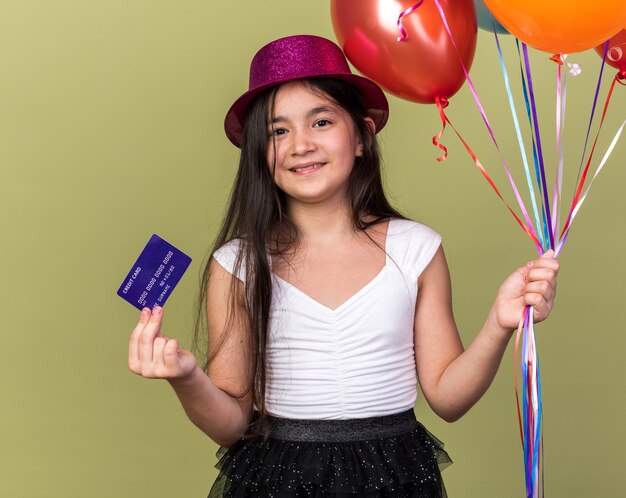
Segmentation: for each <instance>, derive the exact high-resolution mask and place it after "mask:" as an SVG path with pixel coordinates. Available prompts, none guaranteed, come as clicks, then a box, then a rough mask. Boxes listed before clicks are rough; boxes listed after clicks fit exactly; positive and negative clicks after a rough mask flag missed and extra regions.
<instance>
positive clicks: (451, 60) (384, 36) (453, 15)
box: [331, 0, 477, 104]
mask: <svg viewBox="0 0 626 498" xmlns="http://www.w3.org/2000/svg"><path fill="white" fill-rule="evenodd" d="M416 3H417V2H416V1H415V0H368V1H366V2H364V1H363V0H331V18H332V22H333V28H334V30H335V35H336V36H337V39H338V41H339V44H340V45H341V47H342V48H343V50H344V52H345V54H346V56H347V57H348V59H349V60H350V62H352V64H354V66H355V67H356V68H357V69H358V70H359V71H360V72H361V73H363V74H364V75H365V76H367V77H368V78H370V79H372V80H374V81H376V82H377V83H378V84H379V85H381V86H382V87H383V88H384V89H385V90H387V91H389V92H390V93H392V94H394V95H396V96H398V97H401V98H403V99H407V100H410V101H413V102H419V103H423V104H428V103H434V102H435V101H436V100H437V98H440V99H447V98H449V97H451V96H452V95H454V94H455V93H456V92H457V91H458V90H459V88H461V86H462V85H463V83H464V82H465V74H464V72H463V68H462V66H461V63H460V59H459V54H460V57H461V59H462V60H463V64H464V65H465V67H466V68H467V69H468V71H469V68H470V67H471V64H472V60H473V58H474V52H475V51H476V37H477V27H476V11H475V9H474V3H473V0H439V4H440V5H441V7H442V9H443V11H444V13H445V16H446V19H447V23H448V25H449V27H450V31H451V33H452V36H453V37H454V41H455V43H456V46H457V47H458V53H457V50H456V49H455V48H454V45H453V43H452V41H451V39H450V36H449V35H448V32H447V31H446V27H445V25H444V23H443V21H442V18H441V16H440V14H439V11H438V10H437V7H436V5H435V2H432V1H426V2H424V3H422V4H421V5H420V6H419V7H417V8H416V9H415V10H414V11H412V12H411V13H410V14H407V15H406V16H404V17H403V19H402V25H403V27H404V29H405V30H406V33H407V38H406V39H405V41H398V37H399V36H401V32H400V31H399V29H398V26H397V21H398V17H399V16H400V14H401V13H402V12H404V11H405V10H406V9H408V8H410V7H413V6H415V5H416Z"/></svg>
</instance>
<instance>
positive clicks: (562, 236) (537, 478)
mask: <svg viewBox="0 0 626 498" xmlns="http://www.w3.org/2000/svg"><path fill="white" fill-rule="evenodd" d="M422 3H423V0H422V1H421V2H419V3H418V4H416V5H414V6H413V7H411V8H409V9H406V10H405V11H404V12H402V14H400V17H399V18H398V29H399V30H400V32H401V33H402V36H401V37H398V41H404V40H405V39H406V31H405V30H404V28H403V27H402V23H401V20H402V18H403V17H404V16H406V15H408V14H410V13H411V12H413V11H414V10H415V9H417V8H418V7H419V6H420V5H422ZM434 3H435V6H436V8H437V9H438V11H439V14H440V16H441V20H442V22H443V24H444V26H445V28H446V30H447V32H448V35H449V37H450V40H451V41H452V44H453V46H454V48H455V50H456V51H457V54H458V56H459V61H460V63H461V67H462V68H463V71H464V73H465V77H466V80H467V83H468V86H469V88H470V91H471V93H472V95H473V97H474V100H475V102H476V104H477V106H478V109H479V112H480V114H481V117H482V118H483V121H484V123H485V125H486V127H487V130H488V132H489V134H490V136H491V138H492V141H493V143H494V145H495V147H496V149H497V151H498V153H499V155H500V159H501V162H502V165H503V168H504V170H505V172H506V174H507V176H508V178H509V182H510V184H511V187H512V188H513V192H514V194H515V197H516V199H517V202H518V205H519V207H520V209H521V210H522V213H523V216H524V219H525V222H524V221H523V220H522V219H521V218H520V217H519V216H518V215H517V214H516V213H515V211H514V210H513V209H512V208H511V206H509V204H508V203H507V202H506V201H505V200H504V198H503V197H502V195H501V194H500V191H499V189H498V188H497V186H496V185H495V183H494V181H493V180H492V179H491V177H490V176H489V174H488V173H487V171H486V169H485V168H484V166H483V165H482V163H481V162H480V160H479V159H478V157H477V156H476V154H475V153H474V152H473V150H472V149H471V147H470V146H469V144H468V143H467V141H466V140H465V139H464V138H463V137H462V136H461V135H460V134H459V132H458V131H457V130H456V128H455V127H454V125H452V123H451V122H450V120H449V119H448V117H447V116H446V113H445V110H444V109H445V108H446V107H447V105H448V101H447V100H446V99H445V98H437V99H436V102H435V103H436V105H437V109H438V111H439V116H440V119H441V122H442V129H441V131H440V132H439V133H438V134H437V135H435V136H434V137H433V144H434V145H435V146H437V147H438V148H440V149H441V150H442V151H443V152H444V155H443V156H441V157H439V158H437V161H439V162H441V161H443V160H445V159H446V157H447V155H448V153H447V149H446V147H445V146H443V145H442V144H441V143H440V142H439V139H440V138H441V136H442V135H443V133H444V130H445V128H446V125H447V124H449V125H450V127H451V128H452V129H453V130H454V132H455V134H456V135H457V136H458V138H459V140H460V141H461V143H462V144H463V146H464V147H465V149H466V150H467V152H468V154H469V155H470V157H471V158H472V160H473V162H474V164H475V165H476V167H477V168H478V169H479V171H480V172H481V173H482V175H483V176H484V178H485V179H486V180H487V182H488V183H489V184H490V186H491V188H492V189H493V190H494V192H495V193H496V194H497V195H498V197H499V198H500V200H501V201H502V202H504V204H505V205H506V207H507V208H508V210H509V211H510V212H511V214H512V215H513V217H514V218H515V220H516V221H517V223H518V224H519V225H520V226H521V227H522V229H523V230H524V231H525V232H526V233H527V234H528V235H529V236H530V237H531V239H532V240H533V242H534V243H535V245H536V247H537V250H538V252H539V253H540V254H541V253H543V252H544V251H545V250H547V249H549V248H552V249H554V250H555V257H557V256H558V255H559V254H560V252H561V250H562V248H563V245H564V243H565V241H566V240H567V236H568V234H569V231H570V229H571V225H572V222H573V220H574V218H575V217H576V214H577V213H578V211H579V210H580V208H581V206H582V204H583V202H584V201H585V199H586V197H587V195H588V193H589V190H590V188H591V185H592V184H593V182H594V180H595V179H596V177H597V176H598V174H599V173H600V171H601V170H602V168H603V167H604V165H605V164H606V162H607V160H608V159H609V157H610V155H611V153H612V152H613V150H614V148H615V146H616V144H617V141H618V140H619V138H620V136H621V133H622V132H623V130H624V127H626V120H625V121H624V122H623V123H622V125H621V126H620V127H619V129H618V131H617V133H616V134H615V136H614V138H613V140H612V142H611V144H610V145H609V147H608V149H607V151H606V152H605V154H604V156H603V158H602V161H601V162H600V164H599V165H598V167H597V169H596V172H595V174H594V175H593V177H592V178H591V180H590V181H589V184H588V185H587V188H586V189H584V191H583V188H584V184H585V181H586V179H587V176H588V173H589V168H590V165H591V162H592V158H593V154H594V152H595V148H596V144H597V141H598V136H599V134H600V131H601V129H602V125H603V123H604V119H605V116H606V112H607V108H608V105H609V102H610V99H611V96H612V94H613V90H614V88H615V85H616V84H617V83H619V84H620V85H625V86H626V70H621V71H619V72H618V73H617V75H616V76H615V78H614V80H613V82H612V84H611V86H610V89H609V91H608V94H607V97H606V101H605V104H604V108H603V112H602V117H601V120H600V124H599V128H598V131H597V134H596V137H595V139H594V142H593V146H592V148H591V151H590V154H589V157H588V159H587V161H586V164H585V167H584V169H583V168H582V165H583V162H584V158H585V154H586V148H587V144H588V139H589V134H590V130H591V124H592V121H593V118H594V112H595V108H596V103H597V98H598V94H599V89H600V83H601V80H602V71H603V68H604V60H605V59H606V51H607V48H606V46H605V51H604V57H603V61H602V66H601V69H600V75H599V79H598V85H597V87H596V93H595V97H594V101H593V106H592V110H591V117H590V121H589V126H588V128H587V137H586V139H585V145H584V148H583V156H582V158H581V164H580V167H579V171H578V178H577V180H576V185H577V186H576V189H575V193H574V196H573V200H572V205H571V208H570V210H569V213H568V215H567V220H566V222H565V224H564V225H563V228H562V230H561V231H560V232H559V230H558V227H559V226H560V224H561V220H560V218H561V199H562V185H563V164H564V141H565V140H564V138H565V137H564V132H565V116H566V107H567V106H566V104H567V74H569V75H570V76H576V75H578V74H580V73H581V71H582V69H581V67H580V65H579V64H576V63H567V62H566V58H567V55H560V54H559V55H555V56H553V57H551V59H552V60H553V61H555V62H557V64H558V69H557V99H556V144H555V145H556V147H555V149H556V151H555V152H556V170H555V178H554V185H553V192H552V198H553V202H552V207H550V192H549V190H548V186H547V179H546V170H545V163H544V155H543V148H542V144H541V134H540V132H539V120H538V113H537V106H536V102H535V93H534V87H533V79H532V72H531V68H530V59H529V56H528V47H527V46H526V45H525V44H522V53H523V57H522V53H520V48H519V41H518V40H516V45H517V50H518V57H519V62H520V75H521V80H522V88H523V93H524V101H525V104H526V113H527V117H528V122H529V124H530V130H531V142H532V152H533V161H534V165H535V179H536V182H537V187H538V191H539V194H540V197H541V199H540V201H541V202H540V206H541V221H540V219H539V217H540V216H539V209H538V206H537V203H536V196H535V190H534V187H533V181H532V179H531V175H530V168H529V166H528V161H527V158H526V153H525V147H524V142H523V139H522V135H521V131H520V126H519V120H518V118H517V112H516V110H515V105H514V102H513V97H512V93H511V88H510V83H509V78H508V73H507V71H506V66H505V64H504V59H503V57H502V51H501V47H500V43H499V40H498V36H497V33H495V30H494V35H495V38H496V44H497V47H498V55H499V58H500V65H501V69H502V74H503V78H504V82H505V87H506V91H507V95H508V98H509V106H510V108H511V113H512V116H513V121H514V125H515V130H516V135H517V138H518V143H519V148H520V153H521V155H522V160H523V163H524V170H525V172H526V181H527V184H528V188H529V193H530V197H531V201H532V206H533V214H534V218H535V223H536V231H535V230H533V225H532V223H531V222H530V217H529V216H528V212H527V210H526V208H525V205H524V202H523V201H522V199H521V197H520V195H519V191H518V189H517V186H516V185H515V182H514V180H513V177H512V175H511V174H510V171H509V168H508V166H507V164H506V161H505V160H504V157H503V155H502V152H501V150H500V147H499V145H498V143H497V141H496V138H495V134H494V131H493V128H492V127H491V124H490V123H489V120H488V119H487V116H486V114H485V112H484V109H483V106H482V104H481V102H480V99H479V98H478V94H477V92H476V89H475V87H474V85H473V83H472V80H471V78H470V76H469V74H468V71H467V68H466V67H465V65H464V64H463V60H462V58H461V56H460V53H459V50H458V48H457V45H456V43H455V40H454V37H453V35H452V32H451V30H450V27H449V25H448V23H447V20H446V16H445V13H444V11H443V9H442V8H441V5H440V3H439V1H438V0H434ZM565 64H567V67H568V71H567V73H565V72H563V69H564V65H565ZM533 311H534V310H533V308H532V307H526V308H525V310H524V313H523V317H522V319H521V321H520V325H519V328H518V331H517V336H516V339H515V357H516V358H517V357H518V353H520V355H521V370H522V371H521V378H522V389H521V394H520V390H519V387H518V372H517V363H515V395H516V403H517V410H518V422H519V428H520V437H521V440H522V447H523V452H524V474H525V482H526V496H527V497H528V498H539V497H540V496H543V495H544V469H543V433H542V421H543V403H542V397H541V374H540V369H539V359H538V355H537V347H536V340H535V331H534V316H533ZM520 342H521V351H520ZM520 399H521V403H520Z"/></svg>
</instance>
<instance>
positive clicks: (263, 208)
mask: <svg viewBox="0 0 626 498" xmlns="http://www.w3.org/2000/svg"><path fill="white" fill-rule="evenodd" d="M301 81H302V83H303V84H304V85H306V87H307V88H308V89H309V90H311V91H313V92H315V93H318V94H319V95H320V96H322V97H324V98H327V99H330V100H331V101H333V102H334V103H336V104H337V105H339V106H341V107H342V108H343V109H345V110H346V112H348V114H349V115H350V117H351V118H352V121H353V122H354V124H355V126H356V128H357V132H358V134H359V136H360V138H361V140H362V141H363V155H362V156H361V157H356V158H355V165H354V168H353V169H352V172H351V174H350V178H349V187H348V197H349V199H350V207H351V213H352V223H353V226H354V229H355V230H358V231H364V230H366V229H367V228H369V227H370V226H372V225H375V224H377V223H379V222H381V221H383V220H385V219H387V218H391V217H396V218H403V216H402V215H401V214H400V213H399V212H398V211H396V210H395V209H394V208H393V207H392V206H391V205H390V203H389V202H388V201H387V198H386V196H385V193H384V190H383V182H382V175H381V164H380V152H379V147H378V142H377V141H376V136H375V133H374V131H373V130H372V128H371V127H370V126H369V124H368V123H367V121H366V120H365V118H366V117H367V109H366V107H365V103H364V101H363V98H362V97H361V94H360V93H359V92H358V90H357V89H356V88H354V87H353V86H352V85H350V84H348V83H345V82H343V81H339V80H333V79H327V78H312V79H307V80H301ZM277 89H278V87H273V88H271V89H269V90H266V91H265V92H263V93H262V94H260V95H259V96H257V97H256V99H255V100H254V101H253V102H252V103H251V104H250V106H249V108H248V111H247V115H246V120H245V124H244V133H243V140H242V147H241V156H240V159H239V169H238V171H237V176H236V178H235V182H234V185H233V189H232V192H231V195H230V201H229V204H228V210H227V211H226V216H225V217H224V221H223V223H222V226H221V229H220V231H219V234H218V236H217V239H216V240H215V244H214V245H213V249H212V250H211V253H210V256H212V255H213V253H214V252H215V251H216V250H217V249H218V248H220V247H221V246H223V245H224V244H226V243H227V242H229V241H230V240H233V239H239V241H240V242H241V244H240V251H239V254H238V257H237V260H236V263H235V269H234V270H233V274H239V273H238V272H239V270H240V269H245V308H246V313H247V315H248V316H247V318H248V323H249V334H250V345H251V349H252V351H251V353H252V354H251V358H252V363H251V365H250V382H249V385H248V388H247V390H246V391H245V392H243V393H241V396H245V395H248V394H251V397H252V402H253V404H254V407H255V409H256V410H257V412H258V413H257V414H255V417H254V420H253V422H252V424H251V426H250V428H249V431H248V433H247V436H249V437H257V436H263V437H268V435H269V432H270V429H271V417H270V416H269V414H268V413H267V409H266V406H265V388H266V383H267V371H268V368H269V365H268V364H267V358H266V344H267V338H268V323H269V316H270V307H271V304H272V302H271V300H272V275H271V270H270V263H269V259H268V258H270V257H271V256H272V255H280V256H282V257H284V258H286V259H287V260H288V259H289V251H290V250H293V248H294V247H295V245H296V243H297V241H298V229H297V227H296V225H295V224H294V223H293V222H292V220H291V219H290V218H289V216H288V214H287V210H286V198H285V194H284V193H283V192H282V191H281V190H280V189H279V188H278V187H277V186H276V184H275V183H274V179H273V174H272V171H273V169H271V168H268V164H267V159H266V158H267V150H268V147H269V146H271V144H272V141H271V140H269V139H268V136H269V135H268V124H267V123H268V118H269V117H271V116H272V114H273V107H274V99H275V95H276V91H277ZM268 248H269V254H268ZM210 256H209V258H208V259H207V261H206V262H205V264H204V268H203V271H202V276H201V281H200V291H199V296H198V303H197V308H198V309H197V314H196V321H195V327H194V349H195V352H196V354H197V355H198V357H199V358H203V359H206V363H205V364H204V365H203V366H204V367H205V370H206V368H208V365H209V364H210V363H211V361H212V360H213V358H214V357H215V355H216V354H217V352H218V351H219V347H220V345H211V348H210V351H209V348H208V343H207V334H206V287H207V281H208V279H209V278H210V274H209V273H210V271H209V269H210V264H211V257H210ZM236 285H237V280H236V279H234V278H233V285H232V292H231V305H230V306H229V314H230V323H232V319H233V317H232V314H233V312H234V311H233V310H234V309H235V306H234V303H235V299H236Z"/></svg>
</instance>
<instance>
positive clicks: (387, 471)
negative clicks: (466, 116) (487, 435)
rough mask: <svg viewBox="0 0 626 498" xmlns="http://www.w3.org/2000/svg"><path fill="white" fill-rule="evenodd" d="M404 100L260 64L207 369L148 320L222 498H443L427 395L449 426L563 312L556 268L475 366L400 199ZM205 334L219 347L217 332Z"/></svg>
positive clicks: (309, 60)
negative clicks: (521, 331) (383, 168)
mask: <svg viewBox="0 0 626 498" xmlns="http://www.w3.org/2000/svg"><path fill="white" fill-rule="evenodd" d="M387 115H388V106H387V100H386V99H385V96H384V94H383V92H382V91H381V89H380V88H379V87H378V86H377V85H376V84H375V83H373V82H372V81H369V80H367V79H366V78H362V77H360V76H357V75H353V74H351V72H350V69H349V67H348V65H347V62H346V60H345V58H344V56H343V53H342V52H341V50H340V49H339V47H337V46H336V45H335V44H334V43H332V42H330V41H328V40H326V39H324V38H319V37H315V36H292V37H287V38H282V39H280V40H276V41H274V42H272V43H270V44H269V45H266V46H265V47H263V48H262V49H261V50H260V51H259V52H258V53H257V54H256V56H255V57H254V59H253V61H252V65H251V68H250V86H249V90H248V91H247V92H246V93H245V94H244V95H243V96H242V97H240V98H239V99H238V100H237V101H236V102H235V103H234V104H233V106H232V107H231V109H230V110H229V112H228V114H227V116H226V120H225V129H226V134H227V136H228V138H229V139H230V140H231V141H232V142H233V143H234V144H235V145H236V146H238V147H240V148H241V159H240V163H239V170H238V173H237V178H236V180H235V185H234V188H233V192H232V196H231V200H230V205H229V209H228V212H227V214H226V217H225V220H224V223H223V226H222V230H221V233H220V235H219V237H218V240H217V242H216V245H215V249H214V251H213V252H212V258H210V260H209V261H208V263H207V265H206V268H205V273H204V277H205V278H204V280H203V281H204V282H205V285H203V287H202V292H201V302H202V303H204V304H205V305H206V318H207V325H208V355H207V356H206V358H207V365H206V368H203V367H202V366H199V365H198V363H197V362H196V358H195V356H194V355H193V354H192V353H191V352H189V351H185V350H180V349H179V348H178V343H177V341H176V340H175V339H168V338H166V337H163V336H162V334H161V331H160V329H161V323H162V318H163V316H162V315H163V311H162V309H161V308H158V307H157V308H155V309H154V310H152V311H151V310H149V309H147V308H146V309H144V310H143V311H142V312H141V317H140V320H139V323H138V325H137V326H136V327H135V329H134V331H133V333H132V335H131V339H130V347H129V366H130V369H131V370H132V371H133V372H135V373H137V374H140V375H142V376H144V377H149V378H163V379H167V380H168V381H169V382H170V384H171V385H172V387H173V388H174V390H175V391H176V394H177V395H178V397H179V399H180V401H181V403H182V405H183V407H184V409H185V411H186V412H187V414H188V416H189V418H190V419H191V420H192V421H193V423H194V424H196V425H197V426H198V427H199V428H200V429H201V430H203V431H204V432H205V433H206V434H207V435H208V436H209V437H210V438H211V439H213V440H214V441H215V442H217V443H218V444H220V445H222V447H223V448H222V450H220V454H221V459H220V461H219V464H218V467H219V468H220V469H221V473H220V476H219V477H218V479H217V481H216V483H215V484H214V486H213V488H212V490H211V492H210V495H209V496H210V497H217V496H229V497H260V496H262V497H296V496H298V497H300V496H302V497H305V496H306V497H331V496H332V497H357V496H358V497H381V496H388V497H403V496H406V497H422V498H431V497H438V498H441V497H444V496H445V489H444V486H443V482H442V480H441V475H440V472H439V467H440V466H442V465H445V464H446V463H449V462H450V460H449V458H448V456H447V455H446V454H445V452H444V451H443V448H442V445H441V443H440V442H439V441H438V440H436V439H435V438H434V437H433V436H432V435H430V434H429V433H428V432H427V431H426V430H425V429H424V427H423V426H422V425H421V424H419V423H418V422H417V421H416V419H415V415H414V413H413V407H414V404H415V401H416V396H417V389H416V388H417V379H418V378H419V383H420V386H421V389H422V391H423V393H424V396H425V398H426V400H427V402H428V404H429V405H430V406H431V408H432V409H433V410H434V411H435V412H436V413H437V414H438V415H439V416H441V417H442V418H443V419H445V420H447V421H449V422H452V421H454V420H457V419H458V418H459V417H461V416H462V415H463V414H464V413H465V412H467V411H468V410H469V409H470V408H471V406H472V405H474V403H476V401H477V400H478V399H479V398H480V397H481V396H482V394H483V393H484V392H485V391H486V389H487V387H488V386H489V384H490V383H491V381H492V379H493V377H494V375H495V373H496V370H497V368H498V365H499V363H500V360H501V358H502V355H503V353H504V350H505V348H506V346H507V343H508V341H509V340H510V337H511V335H512V331H513V330H514V329H516V328H517V326H518V323H519V321H520V318H521V316H522V311H523V309H524V306H526V305H533V306H534V307H535V318H536V320H537V321H540V320H543V319H545V318H546V317H547V316H548V315H549V313H550V310H551V308H552V305H553V302H554V295H555V289H556V275H557V272H558V268H559V265H558V263H557V261H556V260H555V259H554V258H553V254H552V253H551V252H549V253H546V254H545V255H544V256H542V257H541V258H538V259H536V260H534V261H532V262H530V263H528V264H526V265H525V266H523V267H521V268H518V269H517V270H516V271H515V272H513V273H512V274H511V276H509V277H508V278H507V279H506V280H505V281H504V283H503V284H502V286H501V287H500V289H499V291H498V293H497V296H496V299H495V302H494V304H493V306H492V307H491V309H490V311H489V314H488V316H487V318H486V320H485V323H484V325H483V327H482V328H481V329H480V331H478V334H477V335H476V337H475V339H474V340H473V342H472V343H471V345H470V346H469V347H468V348H467V350H465V351H464V350H463V346H462V344H461V340H460V338H459V334H458V332H457V328H456V325H455V323H454V319H453V316H452V305H451V290H450V277H449V273H448V267H447V264H446V260H445V257H444V253H443V250H442V248H441V238H440V237H439V235H438V234H437V233H436V232H435V231H433V230H432V229H430V228H428V227H426V226H424V225H422V224H420V223H416V222H413V221H410V220H407V219H405V218H404V217H403V216H402V215H400V214H399V213H398V212H397V211H396V210H395V209H393V208H392V207H391V206H390V205H389V203H388V201H387V199H386V198H385V195H384V193H383V187H382V181H381V173H380V162H379V154H378V147H377V143H376V137H375V135H376V133H378V132H379V131H380V130H381V128H382V127H383V126H384V125H385V123H386V120H387ZM205 334H206V332H205Z"/></svg>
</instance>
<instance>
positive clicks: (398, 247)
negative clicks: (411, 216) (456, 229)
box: [386, 218, 441, 278]
mask: <svg viewBox="0 0 626 498" xmlns="http://www.w3.org/2000/svg"><path fill="white" fill-rule="evenodd" d="M440 245H441V235H439V233H437V232H436V231H435V230H433V229H432V228H431V227H429V226H427V225H424V224H423V223H419V222H417V221H413V220H407V219H400V218H392V219H391V220H390V221H389V227H388V229H387V247H386V250H387V254H389V256H390V257H391V258H392V259H393V260H394V261H395V262H396V264H397V265H398V266H399V267H400V268H401V269H402V271H403V272H404V273H406V274H410V275H413V276H415V277H416V278H418V277H419V275H420V274H421V273H422V271H424V269H425V268H426V266H428V263H430V261H431V260H432V258H433V256H434V255H435V253H436V252H437V249H439V246H440Z"/></svg>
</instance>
